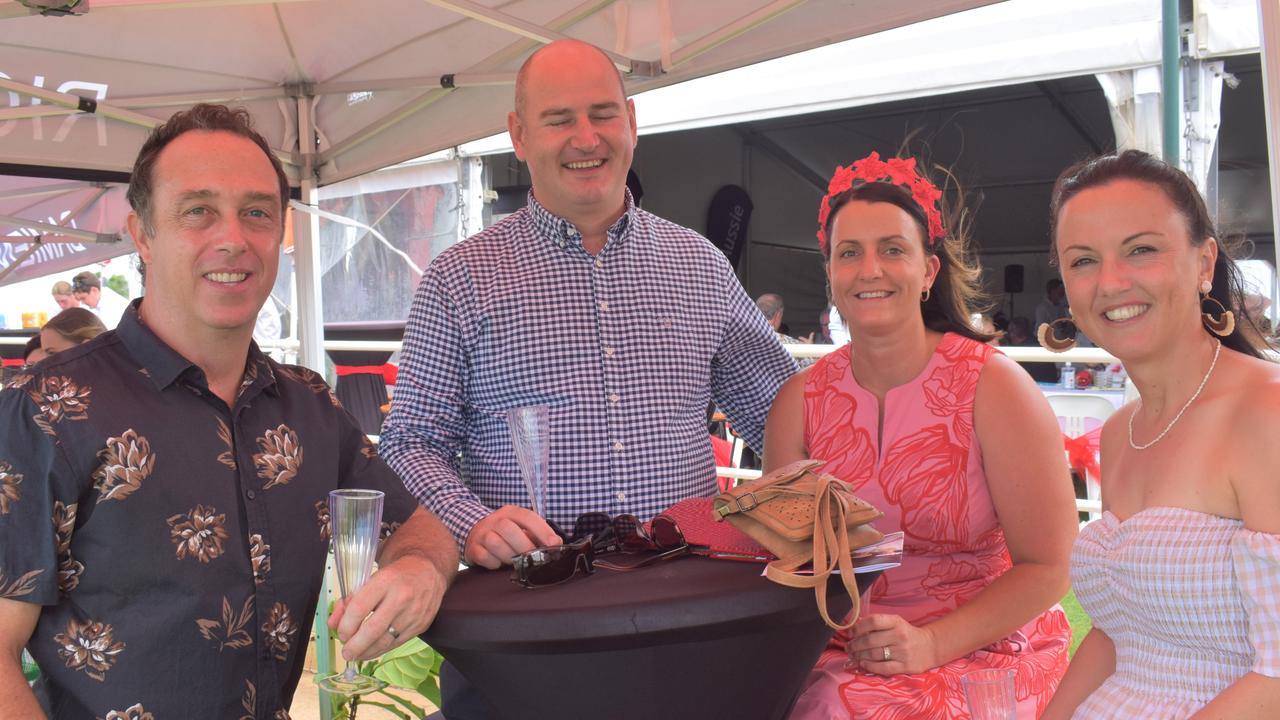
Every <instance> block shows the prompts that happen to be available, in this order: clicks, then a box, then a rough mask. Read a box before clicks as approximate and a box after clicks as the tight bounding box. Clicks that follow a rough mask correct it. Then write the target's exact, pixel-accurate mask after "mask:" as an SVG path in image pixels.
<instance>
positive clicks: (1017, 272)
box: [1004, 265, 1022, 293]
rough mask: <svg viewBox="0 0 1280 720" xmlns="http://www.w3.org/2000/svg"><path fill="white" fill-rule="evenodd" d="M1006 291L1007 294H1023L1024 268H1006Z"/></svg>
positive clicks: (1019, 266) (1010, 266) (1016, 266)
mask: <svg viewBox="0 0 1280 720" xmlns="http://www.w3.org/2000/svg"><path fill="white" fill-rule="evenodd" d="M1004 291H1005V292H1007V293H1020V292H1022V266H1021V265H1005V266H1004Z"/></svg>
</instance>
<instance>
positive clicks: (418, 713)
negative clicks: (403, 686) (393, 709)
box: [378, 690, 427, 718]
mask: <svg viewBox="0 0 1280 720" xmlns="http://www.w3.org/2000/svg"><path fill="white" fill-rule="evenodd" d="M378 694H379V695H383V696H386V697H388V698H391V699H392V700H395V701H396V702H397V703H400V705H402V706H403V707H404V708H405V709H406V710H408V711H409V712H410V713H412V714H413V716H414V717H415V718H423V717H426V716H427V711H426V710H425V709H423V708H420V707H418V706H417V705H414V704H413V703H412V702H410V701H408V700H406V699H405V698H402V697H400V696H399V695H396V694H395V693H390V692H387V691H386V690H379V691H378Z"/></svg>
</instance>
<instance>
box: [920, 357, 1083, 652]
mask: <svg viewBox="0 0 1280 720" xmlns="http://www.w3.org/2000/svg"><path fill="white" fill-rule="evenodd" d="M973 415H974V429H975V431H976V433H977V436H978V442H979V443H980V444H981V446H982V457H983V469H984V471H985V472H986V476H987V487H988V490H989V491H990V493H991V500H992V502H993V504H994V505H995V510H996V516H997V518H998V519H999V521H1000V526H1001V528H1002V529H1003V530H1004V535H1005V542H1006V543H1007V544H1008V546H1009V555H1010V557H1011V558H1012V560H1013V567H1012V568H1011V569H1010V570H1009V571H1008V572H1006V573H1004V574H1003V575H1001V576H1000V577H998V578H996V579H995V581H993V582H992V583H991V584H990V585H989V586H987V587H986V588H985V589H984V590H983V591H982V592H981V593H979V594H978V595H977V596H975V597H974V598H973V599H972V600H970V601H969V602H968V603H966V604H964V605H962V606H961V607H958V608H956V610H955V611H954V612H952V613H950V614H948V615H946V616H945V617H942V618H939V619H938V620H936V621H934V622H932V623H930V624H929V625H927V626H926V629H927V630H929V632H930V634H931V635H932V636H933V638H934V657H933V664H932V665H931V667H936V666H938V665H942V664H944V663H947V662H950V661H951V660H954V659H956V658H959V657H963V656H964V655H967V654H969V653H971V652H973V651H974V650H977V649H979V648H981V647H984V646H986V645H989V644H991V643H992V642H994V641H996V640H999V639H1000V638H1003V637H1006V636H1008V635H1009V634H1011V633H1012V632H1014V631H1015V630H1017V629H1018V628H1020V627H1022V626H1023V625H1025V624H1026V623H1027V622H1029V621H1030V620H1031V619H1033V618H1034V617H1036V615H1038V614H1040V613H1042V612H1044V611H1045V610H1046V609H1047V608H1049V607H1050V606H1052V605H1053V604H1054V603H1056V602H1058V601H1059V600H1061V599H1062V598H1063V596H1064V595H1066V594H1067V589H1068V587H1069V585H1070V581H1069V578H1068V572H1067V571H1068V562H1069V559H1070V554H1071V544H1072V542H1074V541H1075V537H1076V533H1077V521H1076V511H1075V496H1074V493H1073V491H1072V487H1071V480H1070V479H1069V476H1068V474H1067V463H1066V459H1065V456H1064V454H1063V449H1062V433H1061V431H1060V430H1059V428H1058V422H1057V419H1056V418H1055V417H1054V415H1053V411H1052V410H1051V409H1050V408H1049V404H1048V403H1047V402H1046V401H1045V399H1044V395H1042V394H1041V393H1040V389H1039V388H1038V387H1037V386H1036V384H1035V383H1034V382H1033V381H1032V380H1031V377H1030V376H1029V375H1027V373H1026V371H1024V370H1023V369H1022V368H1020V367H1018V366H1017V364H1015V363H1014V362H1013V361H1012V360H1010V359H1009V358H1007V357H1005V356H1004V355H1002V354H999V353H997V354H994V355H992V356H991V359H990V360H989V361H988V362H987V364H986V365H985V366H984V368H983V371H982V375H981V376H980V378H979V380H978V389H977V397H976V398H975V400H974V411H973Z"/></svg>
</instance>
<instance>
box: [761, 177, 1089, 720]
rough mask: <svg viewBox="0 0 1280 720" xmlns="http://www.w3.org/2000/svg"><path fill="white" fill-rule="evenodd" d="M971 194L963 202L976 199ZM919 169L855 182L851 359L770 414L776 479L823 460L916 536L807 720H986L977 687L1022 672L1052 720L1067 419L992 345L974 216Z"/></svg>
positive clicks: (1072, 528) (791, 389) (841, 259)
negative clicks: (981, 677)
mask: <svg viewBox="0 0 1280 720" xmlns="http://www.w3.org/2000/svg"><path fill="white" fill-rule="evenodd" d="M956 194H957V198H958V197H959V193H958V191H957V193H956ZM942 198H943V194H942V191H941V190H939V189H938V187H937V186H936V185H934V184H933V182H931V181H930V179H929V178H927V177H926V176H925V175H923V174H921V173H920V172H919V171H918V170H917V166H916V163H915V161H914V160H904V159H900V158H893V159H890V160H888V161H882V160H881V159H880V157H879V155H878V154H876V153H872V154H871V155H870V156H868V157H866V158H863V159H861V160H859V161H857V162H855V163H853V164H852V165H851V166H849V167H841V168H837V170H836V172H835V175H834V176H833V177H832V179H831V183H830V185H829V186H828V189H827V195H826V197H824V198H823V199H822V204H821V207H820V210H819V220H818V224H819V231H818V238H819V246H820V249H821V252H822V256H823V258H824V260H825V263H826V271H827V279H828V283H829V287H830V288H831V291H832V297H833V299H834V301H835V304H836V306H837V307H839V308H840V314H841V315H842V316H843V317H844V318H845V321H846V323H847V324H848V327H849V333H850V335H852V342H851V344H850V345H848V346H846V347H844V348H841V349H840V350H837V351H835V352H833V353H831V354H829V355H827V356H826V357H824V358H822V359H821V360H819V361H818V363H817V364H816V365H814V366H813V367H811V368H809V369H808V370H803V371H801V372H800V373H799V374H798V375H796V376H795V377H793V378H792V379H791V380H788V381H787V383H786V384H785V385H783V387H782V390H781V391H780V392H779V393H778V399H777V400H776V401H775V402H774V405H773V409H772V411H771V412H770V413H769V422H768V426H767V429H766V437H765V445H766V446H767V447H768V448H769V452H768V454H766V455H765V468H764V469H765V471H766V472H768V471H770V470H775V469H777V468H780V467H783V466H785V465H787V464H788V463H791V462H794V461H796V460H800V459H804V458H813V459H817V460H823V461H825V465H824V466H823V468H822V470H823V472H827V473H830V474H831V475H833V476H835V477H837V478H839V479H841V480H844V481H845V482H848V483H849V485H850V486H851V488H852V489H853V491H854V492H855V493H856V494H857V495H858V496H859V497H861V498H863V499H865V500H867V501H868V502H870V503H871V504H872V505H874V506H875V507H877V508H878V509H880V510H881V511H883V512H884V514H885V515H884V517H883V518H882V519H881V520H878V521H876V523H875V525H876V527H877V528H878V529H880V530H881V531H883V532H891V531H894V530H897V529H899V528H901V530H902V531H903V533H904V550H905V552H904V556H903V563H902V566H901V567H898V568H894V569H893V570H890V571H888V572H886V573H885V574H884V575H883V576H881V577H880V579H878V580H877V581H876V582H875V584H873V585H872V586H871V588H870V590H869V598H868V600H867V601H866V602H865V603H864V604H863V606H862V616H861V617H860V618H859V619H858V620H857V622H856V623H855V624H854V626H853V628H852V629H851V630H850V631H847V632H845V631H842V632H838V633H837V634H836V637H835V638H834V639H833V641H832V643H831V644H830V645H829V647H828V648H827V650H826V651H825V652H824V653H823V654H822V656H821V657H820V658H819V660H818V664H817V666H816V667H815V668H814V669H813V671H812V672H811V673H810V675H809V679H808V681H807V683H806V687H805V689H804V690H803V691H802V693H801V695H800V697H799V699H798V700H797V701H796V704H795V707H794V710H793V711H792V714H791V718H792V719H793V720H809V719H810V718H818V719H821V720H830V718H846V717H849V718H867V717H882V718H930V719H931V720H950V719H955V720H961V719H964V720H967V719H968V718H969V711H968V707H967V705H966V703H965V698H964V693H963V690H962V686H961V682H960V679H961V676H963V675H964V674H965V673H967V672H969V671H971V670H977V669H982V668H1007V669H1010V670H1014V671H1015V673H1016V685H1017V690H1016V692H1017V697H1018V707H1019V709H1018V716H1019V717H1028V718H1030V717H1035V716H1036V714H1038V712H1039V711H1040V710H1041V709H1043V708H1044V706H1045V705H1046V704H1047V703H1048V701H1049V697H1050V696H1051V695H1052V694H1053V691H1054V688H1055V687H1057V684H1058V681H1059V679H1060V678H1061V677H1062V674H1063V672H1065V670H1066V665H1067V651H1068V648H1069V646H1070V641H1071V629H1070V626H1069V625H1068V623H1067V619H1066V616H1065V615H1064V613H1063V612H1062V610H1061V609H1060V608H1058V607H1057V606H1056V603H1057V602H1058V600H1060V599H1061V598H1062V597H1063V595H1065V594H1066V592H1067V558H1068V554H1069V552H1070V549H1071V541H1072V539H1073V538H1074V537H1075V534H1076V519H1075V502H1074V498H1073V497H1072V488H1071V482H1070V480H1069V479H1068V477H1067V466H1066V463H1065V462H1063V455H1062V439H1061V434H1060V433H1059V431H1058V424H1057V421H1056V420H1055V418H1054V416H1053V412H1052V411H1051V410H1050V409H1049V405H1048V403H1047V402H1046V401H1045V399H1044V396H1043V395H1042V394H1041V393H1040V390H1039V389H1038V388H1037V387H1036V386H1035V384H1034V383H1032V382H1031V379H1030V378H1028V377H1027V375H1026V373H1024V372H1022V370H1021V369H1019V368H1018V367H1017V365H1015V364H1014V363H1013V361H1011V360H1009V359H1008V358H1007V357H1005V356H1004V355H1003V354H1001V353H999V352H997V351H996V350H995V349H994V348H992V347H991V346H990V345H987V344H986V343H987V341H989V340H990V339H991V335H989V334H986V333H983V332H980V331H979V330H977V329H976V328H975V327H974V325H973V323H972V319H971V317H972V314H973V312H974V311H976V310H980V309H981V308H982V307H983V305H985V302H984V300H985V299H984V298H983V297H982V295H981V278H980V269H979V266H978V265H977V264H976V262H974V260H973V259H972V256H971V254H970V251H969V245H968V243H969V239H968V228H967V227H966V226H965V225H964V224H963V223H962V222H961V221H960V218H962V217H964V215H963V213H962V212H961V208H960V207H959V202H958V201H957V202H956V204H954V205H949V204H947V203H945V202H944V201H943V199H942Z"/></svg>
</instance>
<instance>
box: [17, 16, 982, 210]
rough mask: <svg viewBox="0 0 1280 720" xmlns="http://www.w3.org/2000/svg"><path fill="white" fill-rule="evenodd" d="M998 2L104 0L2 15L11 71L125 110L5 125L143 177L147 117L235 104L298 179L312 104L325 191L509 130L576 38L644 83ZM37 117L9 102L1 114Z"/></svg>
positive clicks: (25, 157) (42, 148)
mask: <svg viewBox="0 0 1280 720" xmlns="http://www.w3.org/2000/svg"><path fill="white" fill-rule="evenodd" d="M989 2H992V0H928V1H921V2H912V3H902V2H899V0H861V1H860V2H857V3H850V2H848V1H847V0H807V1H804V0H674V1H670V2H668V1H664V0H615V1H610V0H594V1H589V2H583V1H582V0H514V1H510V0H507V1H497V2H495V1H494V0H486V2H483V3H480V2H473V1H472V0H424V1H415V2H410V1H407V0H294V1H292V2H254V1H253V0H248V1H242V2H237V3H226V2H218V1H211V0H188V1H186V2H172V1H165V2H148V0H93V2H92V3H89V11H88V12H87V13H86V14H84V15H78V16H71V17H41V16H27V17H10V18H8V19H4V20H0V47H3V48H4V63H3V68H0V71H2V72H3V73H5V74H6V75H7V76H8V77H9V78H10V79H11V81H12V82H15V83H21V84H26V85H39V86H42V87H43V88H44V89H45V90H51V91H60V92H61V93H64V94H67V93H69V94H74V95H80V96H87V97H91V98H94V99H96V100H97V101H98V102H99V108H98V113H97V114H98V115H99V116H102V115H106V116H107V117H109V118H114V119H112V120H108V121H104V122H94V119H93V118H89V117H85V116H84V115H83V114H82V113H80V112H79V111H77V110H75V109H74V108H60V107H53V106H52V105H54V104H55V103H57V102H58V101H59V98H58V97H54V96H49V97H46V98H44V99H43V105H42V106H37V107H36V108H34V110H35V111H37V112H38V113H40V114H42V115H44V116H43V117H34V118H32V117H26V118H25V119H21V120H19V121H18V122H17V124H16V125H10V126H9V127H8V131H7V132H6V131H5V130H4V129H0V157H4V158H5V159H6V160H7V161H8V162H11V163H16V164H24V165H34V166H55V167H67V168H90V169H100V170H118V171H127V170H128V169H129V167H130V166H131V164H132V161H133V157H134V155H135V153H136V151H137V148H138V146H139V145H140V143H141V142H142V139H143V138H144V137H145V135H146V131H147V128H146V127H145V126H146V125H147V124H149V123H152V122H154V121H155V120H158V119H163V118H165V117H167V116H168V115H170V114H171V113H173V112H174V111H175V110H177V109H178V108H180V107H183V106H187V105H191V104H193V103H195V102H199V101H212V102H226V103H234V104H243V105H245V106H246V107H248V108H249V109H250V111H251V112H252V113H253V114H254V116H255V120H256V122H257V123H258V128H259V130H260V131H262V132H263V133H264V135H266V136H267V138H268V139H269V140H270V141H271V143H272V144H273V146H275V147H276V148H278V149H279V150H280V152H281V154H282V155H283V156H284V157H286V158H288V159H290V160H292V161H293V165H294V167H293V168H291V169H292V173H291V176H292V178H293V179H294V180H295V182H296V181H297V179H298V168H299V167H300V166H301V165H302V164H303V157H302V156H301V154H300V153H299V152H298V149H299V147H300V145H299V143H298V141H297V137H298V127H297V121H296V115H297V113H296V98H297V97H298V96H300V95H301V96H313V97H314V99H315V104H314V108H313V109H312V111H311V114H310V117H309V118H307V119H308V120H310V121H311V122H312V123H313V124H314V127H315V131H316V135H317V138H318V145H317V150H318V153H317V161H316V168H317V173H318V179H319V184H321V185H324V184H328V183H331V182H336V181H338V180H343V179H346V178H349V177H353V176H356V175H360V174H363V173H366V172H369V171H371V170H376V169H378V168H382V167H386V166H388V165H393V164H395V163H397V162H401V161H403V160H407V159H410V158H414V157H418V156H420V155H424V154H427V153H429V152H431V151H434V150H437V149H440V148H444V147H451V146H454V145H458V144H460V143H463V142H466V141H469V140H474V139H476V138H480V137H484V136H487V135H491V134H493V133H494V132H497V131H500V130H501V129H503V127H504V126H505V118H506V112H507V110H508V109H509V108H510V107H511V104H512V92H513V87H512V84H511V83H512V79H513V78H514V73H515V71H516V69H517V68H518V67H519V65H520V63H521V62H522V61H523V60H524V58H525V57H526V56H527V55H528V54H529V52H530V51H531V50H532V49H533V48H534V47H536V46H537V45H538V44H539V42H540V41H545V40H548V39H551V38H554V37H558V36H560V35H561V34H563V35H567V36H573V37H576V38H580V39H583V40H587V41H590V42H593V43H595V44H597V45H599V46H601V47H603V48H606V49H608V50H611V51H613V52H614V53H615V56H616V62H618V64H619V65H620V66H622V67H624V68H629V69H631V71H632V72H631V74H630V75H629V78H628V91H629V92H633V93H634V92H637V91H639V90H641V89H647V88H652V87H660V86H664V85H669V84H672V83H676V82H680V81H682V80H687V79H690V78H694V77H699V76H702V75H706V74H709V73H714V72H719V71H722V70H726V69H730V68H734V67H739V66H742V65H745V64H750V63H755V62H759V61H762V60H767V59H770V58H774V57H778V56H781V55H785V54H788V53H792V52H796V51H799V50H805V49H808V48H812V47H816V46H820V45H825V44H828V43H831V42H836V41H840V40H845V39H848V38H851V37H856V36H859V35H865V34H868V33H874V32H877V31H880V30H883V29H886V28H891V27H896V26H899V25H903V24H907V23H912V22H918V21H920V20H925V19H928V18H932V17H937V16H939V15H943V14H947V13H951V12H955V11H958V10H964V9H967V8H970V7H975V6H979V5H984V4H987V3H989ZM17 5H18V4H17V3H15V2H13V1H12V0H10V2H0V12H3V10H4V8H5V7H6V6H7V7H8V8H9V9H10V11H11V14H12V11H13V8H14V7H15V6H17ZM18 7H19V9H24V8H21V7H20V6H18ZM668 9H669V12H664V11H665V10H668ZM534 38H536V40H535V39H534ZM444 78H452V82H453V83H454V84H456V87H454V88H452V89H446V88H442V87H441V85H442V79H444ZM2 84H3V83H0V85H2ZM445 84H448V83H447V82H446V83H445ZM12 87H13V86H10V89H12ZM11 101H12V102H11V103H10V104H11V105H16V104H18V103H17V102H16V98H11ZM61 101H62V102H64V103H65V102H68V100H67V98H66V97H65V96H64V97H62V98H61ZM70 102H75V101H74V99H73V100H71V101H70ZM46 113H47V114H46ZM31 114H32V108H30V107H26V108H22V107H19V108H10V109H8V110H0V120H2V119H5V118H15V117H17V118H23V117H24V116H27V115H31Z"/></svg>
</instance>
